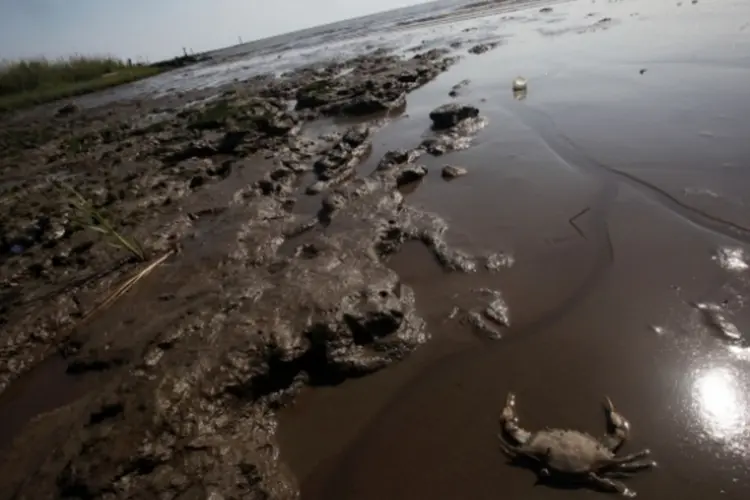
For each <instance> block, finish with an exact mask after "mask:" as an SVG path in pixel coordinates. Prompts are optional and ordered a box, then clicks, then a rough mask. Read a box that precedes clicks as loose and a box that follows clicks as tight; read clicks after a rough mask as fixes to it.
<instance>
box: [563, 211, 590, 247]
mask: <svg viewBox="0 0 750 500" xmlns="http://www.w3.org/2000/svg"><path fill="white" fill-rule="evenodd" d="M589 210H591V207H586V208H584V209H583V210H581V211H580V212H578V213H577V214H575V215H574V216H573V217H571V218H570V219H568V224H570V225H571V226H573V229H575V230H576V232H577V233H578V234H579V235H580V237H581V238H583V239H584V240H586V239H588V238H586V235H585V234H583V231H581V228H579V227H578V226H577V225H576V219H577V218H579V217H581V216H582V215H583V214H585V213H586V212H588V211H589Z"/></svg>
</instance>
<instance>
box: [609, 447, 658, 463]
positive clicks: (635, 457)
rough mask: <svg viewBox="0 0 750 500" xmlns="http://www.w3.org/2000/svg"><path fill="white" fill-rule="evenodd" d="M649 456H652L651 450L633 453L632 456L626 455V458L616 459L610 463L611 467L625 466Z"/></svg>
mask: <svg viewBox="0 0 750 500" xmlns="http://www.w3.org/2000/svg"><path fill="white" fill-rule="evenodd" d="M649 455H651V450H643V451H639V452H638V453H631V454H630V455H625V456H624V457H615V458H613V459H611V460H610V461H609V463H610V464H611V465H623V464H628V463H631V462H634V461H636V460H639V459H641V458H646V457H647V456H649Z"/></svg>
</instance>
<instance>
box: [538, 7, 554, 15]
mask: <svg viewBox="0 0 750 500" xmlns="http://www.w3.org/2000/svg"><path fill="white" fill-rule="evenodd" d="M539 12H541V13H542V14H548V13H550V12H552V7H542V8H541V9H539Z"/></svg>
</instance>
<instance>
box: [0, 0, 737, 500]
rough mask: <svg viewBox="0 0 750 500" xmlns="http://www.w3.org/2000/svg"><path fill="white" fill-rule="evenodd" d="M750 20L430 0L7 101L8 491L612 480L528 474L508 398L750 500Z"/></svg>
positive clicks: (682, 491)
mask: <svg viewBox="0 0 750 500" xmlns="http://www.w3.org/2000/svg"><path fill="white" fill-rule="evenodd" d="M746 15H747V8H746V7H745V6H744V5H743V4H742V3H739V2H733V1H731V0H724V1H722V2H715V3H712V4H711V5H710V6H708V3H707V2H706V3H705V5H704V2H700V3H696V4H692V3H685V4H684V5H682V4H680V5H676V4H675V5H672V4H670V5H667V4H661V5H654V4H653V3H652V2H645V1H639V0H631V1H628V2H608V3H606V4H599V3H594V4H591V3H590V2H582V1H581V2H575V1H573V2H557V3H554V4H544V3H539V2H474V3H469V4H468V5H467V4H461V5H460V4H458V3H456V2H447V1H446V2H438V3H437V4H434V5H427V6H420V7H418V8H417V7H415V8H412V9H405V10H404V11H397V12H396V13H387V14H383V15H382V16H380V17H378V16H375V17H374V18H369V19H367V20H364V21H362V20H354V21H352V22H351V23H350V24H346V23H343V24H339V25H334V26H329V27H324V28H320V29H318V30H317V31H315V30H313V31H311V32H309V33H306V34H305V35H304V36H300V37H299V38H300V40H301V41H300V42H299V43H297V42H295V41H294V40H292V39H291V38H289V39H281V40H275V41H271V42H264V43H265V45H264V44H263V43H261V44H259V45H258V46H257V47H256V49H257V52H258V54H259V56H258V59H257V61H256V60H254V59H253V58H252V55H251V54H250V53H249V52H252V50H255V49H252V48H250V49H248V48H246V47H245V48H243V47H242V46H240V47H238V48H233V49H227V51H226V53H218V54H213V55H212V60H211V61H209V62H207V63H202V66H197V67H196V68H194V69H193V70H188V71H185V72H184V73H183V76H182V77H181V78H180V79H177V80H175V81H171V82H170V81H169V80H168V77H169V75H167V76H165V77H164V79H163V80H162V81H161V83H159V82H157V83H153V82H152V83H148V84H146V83H144V84H142V85H140V86H139V85H136V86H133V87H130V88H128V89H124V90H123V91H122V94H120V99H117V98H115V97H116V95H117V94H116V93H115V94H108V95H105V96H90V97H88V98H84V99H80V100H78V101H76V108H75V109H74V110H73V111H72V112H71V113H68V114H63V115H58V114H57V113H56V111H57V109H58V108H59V107H60V105H58V106H57V107H46V108H39V109H37V110H32V111H29V112H26V113H23V114H20V115H17V116H14V117H4V118H3V120H4V122H3V125H4V126H3V128H2V130H3V132H2V139H1V140H2V145H3V151H4V158H3V160H2V195H0V203H2V205H3V210H2V211H0V214H3V215H2V216H0V217H2V218H1V219H0V226H2V231H1V233H2V245H1V246H0V248H1V249H2V254H1V255H2V256H1V257H0V265H1V266H2V268H1V269H2V271H1V272H2V280H3V281H2V289H1V291H0V294H1V295H0V297H2V299H0V322H2V332H3V334H2V335H3V337H2V347H1V350H0V354H1V356H2V357H1V358H0V359H2V362H0V375H1V377H2V378H0V381H1V382H2V386H1V387H2V393H1V394H0V420H1V421H2V423H3V425H4V429H5V431H4V433H3V436H2V439H3V441H2V442H1V443H0V456H1V457H2V458H0V460H2V470H3V472H4V474H3V476H2V478H1V479H0V492H2V496H3V497H8V498H64V497H67V498H157V497H158V498H207V497H211V498H245V497H249V498H256V497H257V498H299V497H300V496H301V497H302V498H310V499H314V498H326V499H329V498H334V499H335V498H341V499H344V498H357V499H360V498H363V499H366V498H384V497H387V498H415V497H417V498H421V497H428V496H429V497H434V498H496V497H497V496H498V495H502V496H504V497H507V498H524V499H527V498H552V497H556V498H560V497H571V498H572V497H574V496H580V495H582V494H592V495H597V494H599V493H595V492H591V491H586V489H587V488H588V485H586V484H583V485H571V484H567V483H562V484H558V483H555V482H551V483H548V482H545V481H542V482H541V483H542V484H540V485H539V486H535V481H536V478H535V475H534V473H533V470H532V469H526V468H524V467H513V466H512V465H513V464H510V463H509V462H508V460H507V459H506V458H505V456H504V455H503V454H502V453H501V451H500V449H499V447H498V445H497V442H496V441H495V435H496V434H497V433H498V432H499V431H500V428H499V422H498V418H499V416H500V414H501V411H502V409H503V406H504V404H505V398H506V395H507V394H508V393H509V392H513V393H515V394H516V396H517V399H518V407H517V411H518V414H519V418H520V420H519V423H520V425H522V426H523V427H524V428H526V429H529V430H532V431H533V430H537V429H542V428H544V427H547V426H549V427H557V428H569V429H575V430H580V431H585V432H589V433H591V434H592V435H595V436H600V435H601V434H602V433H603V432H604V431H605V426H604V420H603V419H602V412H601V404H602V402H603V399H604V397H605V396H608V397H610V398H611V400H612V401H613V403H614V404H615V407H616V408H617V411H618V412H620V413H621V414H622V415H623V416H624V417H625V418H627V419H628V420H629V421H630V423H631V436H630V442H628V443H626V445H625V447H624V449H623V451H622V453H623V454H626V453H628V452H632V451H636V450H640V449H643V448H650V449H651V451H652V454H653V458H654V459H655V460H656V461H657V462H658V463H659V467H658V468H657V469H656V470H653V471H647V472H639V473H637V474H634V475H633V476H632V477H630V478H626V479H624V483H625V484H626V485H627V487H628V488H630V489H632V490H633V491H636V492H638V494H639V495H641V496H644V497H650V496H657V495H663V494H664V493H665V492H668V493H669V494H674V495H679V496H680V497H681V498H687V499H692V498H696V499H698V498H701V499H702V498H714V497H718V496H721V497H723V498H744V497H745V496H746V494H747V491H748V488H750V477H749V476H748V474H747V470H748V468H747V463H748V457H749V456H750V455H748V448H747V442H748V438H750V427H748V415H750V402H749V401H748V400H747V398H746V397H745V396H744V394H746V393H747V391H748V388H750V379H749V378H748V369H747V366H748V365H747V362H748V361H749V360H750V357H749V356H748V352H747V345H748V340H747V339H748V337H747V333H746V330H747V325H748V324H750V323H748V319H750V318H749V317H748V313H747V311H748V309H747V297H748V296H750V281H748V280H747V275H746V270H747V260H746V254H747V251H748V250H747V248H746V247H747V241H746V234H747V233H746V231H745V229H744V228H747V227H750V223H748V222H747V221H748V212H747V209H746V206H745V204H744V199H745V198H746V193H745V189H744V187H743V186H744V185H746V183H744V182H743V179H744V176H745V173H744V171H743V168H742V167H743V165H744V160H745V159H746V158H747V157H748V154H750V151H748V149H747V141H746V140H745V138H746V136H747V133H750V130H749V129H748V125H747V122H746V118H744V117H745V116H746V115H747V112H748V111H750V110H747V109H745V108H746V106H745V103H747V102H748V101H747V99H746V95H745V93H746V91H745V90H744V89H745V87H746V86H745V85H744V84H743V82H744V81H745V79H746V78H745V77H746V71H747V70H746V68H745V62H746V56H744V55H743V54H744V53H743V52H742V51H743V50H744V49H747V48H750V47H748V44H747V41H746V40H745V39H744V38H743V37H742V32H743V31H742V30H743V28H742V25H741V23H740V24H738V22H737V20H738V19H743V16H745V17H746ZM697 24H700V25H701V26H702V30H701V33H700V35H697V36H694V37H691V38H690V39H689V40H688V39H687V38H686V36H685V30H684V27H685V26H690V25H697ZM295 44H296V45H295ZM624 47H628V48H629V49H632V50H624V49H623V48H624ZM246 49H247V50H248V51H249V52H243V51H244V50H246ZM489 49H492V50H489ZM331 51H338V52H337V53H339V54H342V55H341V56H340V57H339V58H338V60H335V61H324V60H322V59H321V60H320V61H319V62H314V61H313V62H312V63H311V60H314V59H315V58H316V57H317V56H319V55H322V54H324V53H331ZM280 52H283V53H284V56H283V57H282V58H281V59H278V58H277V54H278V53H280ZM295 58H297V59H295ZM277 59H278V62H276V61H277ZM300 61H304V63H301V62H300ZM256 63H257V64H256ZM230 65H236V66H237V71H236V73H234V74H236V75H238V76H237V78H238V79H239V81H237V82H231V81H227V75H228V76H231V75H232V73H231V72H227V68H228V66H230ZM266 70H268V72H264V71H266ZM281 73H283V74H281ZM220 75H224V76H223V77H221V76H220ZM519 76H522V77H524V78H525V79H526V80H527V81H528V88H527V89H524V90H523V91H516V92H514V91H513V90H512V86H511V84H512V82H513V81H514V80H515V79H516V78H517V77H519ZM717 78H720V79H721V81H722V82H724V83H725V84H726V86H725V88H724V90H723V91H721V92H718V91H717V88H716V87H715V85H712V82H713V83H715V81H716V80H717ZM169 87H174V88H179V89H180V92H169V91H167V92H164V91H163V90H164V89H165V88H169ZM145 88H156V89H157V91H156V92H153V93H150V92H148V91H144V89H145ZM159 89H161V90H159ZM126 97H127V98H130V97H137V98H138V99H139V100H137V101H133V100H129V99H126ZM446 104H450V105H449V106H447V107H445V106H444V105H446ZM431 115H432V116H431ZM446 166H451V167H454V168H455V169H456V171H459V172H462V173H463V175H459V176H448V177H450V178H451V179H452V180H447V177H444V176H443V175H442V172H443V171H444V170H445V167H446ZM64 186H72V187H74V188H75V189H76V190H77V192H79V193H80V194H82V195H83V196H84V197H85V199H87V200H89V201H90V202H91V204H93V206H94V207H96V209H97V210H99V211H101V212H103V213H105V214H106V216H107V219H108V220H109V221H111V223H112V224H113V225H114V226H115V228H116V229H117V231H118V232H119V233H121V234H123V235H126V236H128V237H130V238H132V239H133V240H135V241H138V242H139V243H140V245H141V246H142V247H143V249H144V251H145V255H144V256H143V258H136V257H135V256H134V255H132V252H128V251H126V250H124V249H123V248H122V245H119V246H118V245H115V246H114V247H113V246H112V245H110V244H109V243H111V241H109V240H108V239H107V238H105V237H104V236H106V235H102V234H101V231H96V229H95V228H92V224H91V221H89V220H83V221H82V220H81V216H80V215H81V214H80V213H79V212H77V211H76V210H75V207H71V206H70V204H69V202H68V201H69V192H68V191H65V190H64ZM100 229H101V228H100ZM115 243H116V242H115ZM153 262H159V265H158V266H156V267H155V268H154V269H153V271H151V272H150V273H148V275H147V276H145V277H143V278H142V279H140V280H139V281H138V282H137V283H136V285H135V286H134V287H133V289H132V290H130V291H129V292H128V293H127V294H126V295H124V296H123V297H121V298H120V299H118V300H116V301H114V302H113V303H111V304H105V305H106V307H102V306H101V304H102V303H103V301H104V300H106V297H107V296H108V294H109V293H111V292H112V291H114V290H116V288H117V287H118V286H120V285H121V284H122V283H124V282H126V281H127V280H128V279H130V278H131V277H132V276H134V275H135V274H136V273H138V272H139V271H141V270H143V269H144V268H146V266H148V265H149V264H150V263H153ZM92 312H93V313H92Z"/></svg>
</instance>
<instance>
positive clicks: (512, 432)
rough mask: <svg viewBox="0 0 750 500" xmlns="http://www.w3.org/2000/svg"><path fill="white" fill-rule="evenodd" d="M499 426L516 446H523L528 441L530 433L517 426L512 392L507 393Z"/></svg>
mask: <svg viewBox="0 0 750 500" xmlns="http://www.w3.org/2000/svg"><path fill="white" fill-rule="evenodd" d="M500 425H501V426H502V429H503V432H505V434H506V435H508V436H509V437H511V438H512V439H513V440H514V441H515V442H516V444H523V443H525V442H526V441H528V440H529V437H531V433H530V432H529V431H527V430H524V429H522V428H521V427H520V426H519V425H518V415H516V395H515V394H513V393H512V392H509V393H508V396H507V397H506V398H505V408H503V412H502V414H501V415H500Z"/></svg>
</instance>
